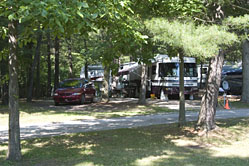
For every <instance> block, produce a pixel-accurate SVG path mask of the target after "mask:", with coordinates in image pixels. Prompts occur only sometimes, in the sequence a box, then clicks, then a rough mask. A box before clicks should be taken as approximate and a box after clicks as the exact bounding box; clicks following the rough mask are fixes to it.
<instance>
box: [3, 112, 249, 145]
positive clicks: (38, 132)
mask: <svg viewBox="0 0 249 166" xmlns="http://www.w3.org/2000/svg"><path fill="white" fill-rule="evenodd" d="M197 117H198V112H187V113H186V120H187V121H196V120H197ZM237 117H249V109H236V110H233V109H231V110H217V112H216V119H228V118H237ZM177 121H178V113H163V114H153V115H145V116H132V117H120V118H110V119H87V120H77V121H66V122H60V123H48V124H40V125H30V126H21V139H28V138H37V137H49V136H55V135H65V134H69V133H80V132H88V131H99V130H112V129H119V128H132V127H140V126H150V125H157V124H169V123H176V122H177ZM6 141H8V129H6V128H4V127H2V128H0V143H3V142H6Z"/></svg>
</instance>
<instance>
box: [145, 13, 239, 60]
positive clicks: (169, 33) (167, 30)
mask: <svg viewBox="0 0 249 166" xmlns="http://www.w3.org/2000/svg"><path fill="white" fill-rule="evenodd" d="M146 26H147V28H148V29H149V30H150V31H151V33H152V34H153V35H154V40H158V41H163V42H164V43H165V44H167V45H169V46H170V47H172V48H174V49H176V50H178V51H179V50H181V51H182V52H183V53H184V55H186V56H193V57H199V58H209V57H212V56H214V55H216V54H217V53H218V51H219V49H220V48H222V47H224V46H231V45H232V44H233V43H234V42H236V41H237V36H236V35H235V34H233V33H229V32H227V31H226V30H225V29H224V28H222V27H220V26H217V25H212V26H205V25H199V26H196V25H195V24H194V23H193V22H191V21H189V22H187V21H186V22H180V21H177V20H176V21H172V22H170V21H168V20H166V19H163V18H154V19H151V20H147V21H146Z"/></svg>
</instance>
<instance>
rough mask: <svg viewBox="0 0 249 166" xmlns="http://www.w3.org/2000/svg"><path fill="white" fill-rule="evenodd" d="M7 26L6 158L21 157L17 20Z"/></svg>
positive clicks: (14, 158) (15, 158)
mask: <svg viewBox="0 0 249 166" xmlns="http://www.w3.org/2000/svg"><path fill="white" fill-rule="evenodd" d="M8 28H9V44H10V55H9V145H8V153H7V159H8V160H20V159H21V145H20V124H19V100H18V99H19V97H18V96H19V87H18V73H17V55H16V54H17V53H16V52H17V22H10V23H9V24H8Z"/></svg>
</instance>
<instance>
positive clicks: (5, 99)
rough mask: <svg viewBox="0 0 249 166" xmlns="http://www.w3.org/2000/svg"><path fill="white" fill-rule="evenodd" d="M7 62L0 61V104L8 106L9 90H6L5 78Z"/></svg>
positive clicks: (6, 82)
mask: <svg viewBox="0 0 249 166" xmlns="http://www.w3.org/2000/svg"><path fill="white" fill-rule="evenodd" d="M7 64H8V62H7V61H6V60H4V59H2V61H1V83H0V84H2V86H1V92H2V104H3V105H8V103H9V95H8V93H9V90H8V80H7V78H6V75H7V72H8V65H7Z"/></svg>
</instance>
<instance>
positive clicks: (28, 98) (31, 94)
mask: <svg viewBox="0 0 249 166" xmlns="http://www.w3.org/2000/svg"><path fill="white" fill-rule="evenodd" d="M38 29H39V30H38V31H40V28H38ZM38 33H40V32H38ZM39 40H41V35H40V34H38V37H37V46H36V51H35V57H34V60H33V63H32V68H31V73H30V74H31V75H30V78H29V81H30V82H29V89H28V96H27V102H31V101H32V98H33V87H34V73H35V67H36V65H37V62H38V58H39V56H40V50H39V49H40V48H39V47H40V45H39V43H40V44H41V41H39Z"/></svg>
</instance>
